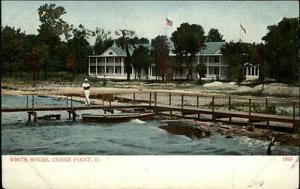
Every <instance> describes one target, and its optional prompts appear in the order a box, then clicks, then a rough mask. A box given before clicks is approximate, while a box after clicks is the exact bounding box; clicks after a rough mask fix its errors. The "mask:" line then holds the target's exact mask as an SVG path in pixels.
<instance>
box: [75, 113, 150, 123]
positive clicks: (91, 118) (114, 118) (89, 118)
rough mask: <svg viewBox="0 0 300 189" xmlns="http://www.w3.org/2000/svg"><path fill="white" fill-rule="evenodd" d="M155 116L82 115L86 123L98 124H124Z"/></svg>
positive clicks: (145, 114)
mask: <svg viewBox="0 0 300 189" xmlns="http://www.w3.org/2000/svg"><path fill="white" fill-rule="evenodd" d="M153 116H154V113H144V114H125V115H115V114H110V115H91V114H82V115H81V117H82V120H83V121H84V122H96V123H122V122H127V121H130V120H132V119H150V118H152V117H153Z"/></svg>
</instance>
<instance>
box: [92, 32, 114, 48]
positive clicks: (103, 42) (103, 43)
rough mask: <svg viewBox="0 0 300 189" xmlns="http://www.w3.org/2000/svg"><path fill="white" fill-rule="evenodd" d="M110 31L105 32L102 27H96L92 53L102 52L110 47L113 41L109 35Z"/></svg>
mask: <svg viewBox="0 0 300 189" xmlns="http://www.w3.org/2000/svg"><path fill="white" fill-rule="evenodd" d="M110 34H111V32H109V31H108V32H105V31H104V29H101V28H96V31H95V35H96V41H95V44H94V53H95V54H102V53H103V52H104V51H105V50H106V49H108V48H109V47H111V46H112V45H113V43H114V41H113V39H112V38H111V36H110Z"/></svg>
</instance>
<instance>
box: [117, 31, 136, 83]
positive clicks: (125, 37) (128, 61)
mask: <svg viewBox="0 0 300 189" xmlns="http://www.w3.org/2000/svg"><path fill="white" fill-rule="evenodd" d="M116 34H117V35H119V36H120V37H119V38H118V39H117V40H116V43H117V45H118V46H119V47H121V48H122V49H123V50H124V51H125V52H126V57H125V61H124V63H125V71H126V73H127V81H129V80H130V72H131V67H130V66H131V65H132V57H131V55H130V47H134V40H133V38H134V37H135V32H134V31H131V30H126V29H123V30H119V31H116Z"/></svg>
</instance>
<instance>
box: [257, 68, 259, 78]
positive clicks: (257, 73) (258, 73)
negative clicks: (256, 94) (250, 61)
mask: <svg viewBox="0 0 300 189" xmlns="http://www.w3.org/2000/svg"><path fill="white" fill-rule="evenodd" d="M257 76H259V67H257Z"/></svg>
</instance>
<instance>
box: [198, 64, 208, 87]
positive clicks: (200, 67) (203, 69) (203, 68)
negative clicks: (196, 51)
mask: <svg viewBox="0 0 300 189" xmlns="http://www.w3.org/2000/svg"><path fill="white" fill-rule="evenodd" d="M196 71H197V73H198V74H199V83H200V84H201V82H202V78H203V77H205V74H206V66H205V65H204V63H202V62H201V63H200V64H198V65H197V67H196Z"/></svg>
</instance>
